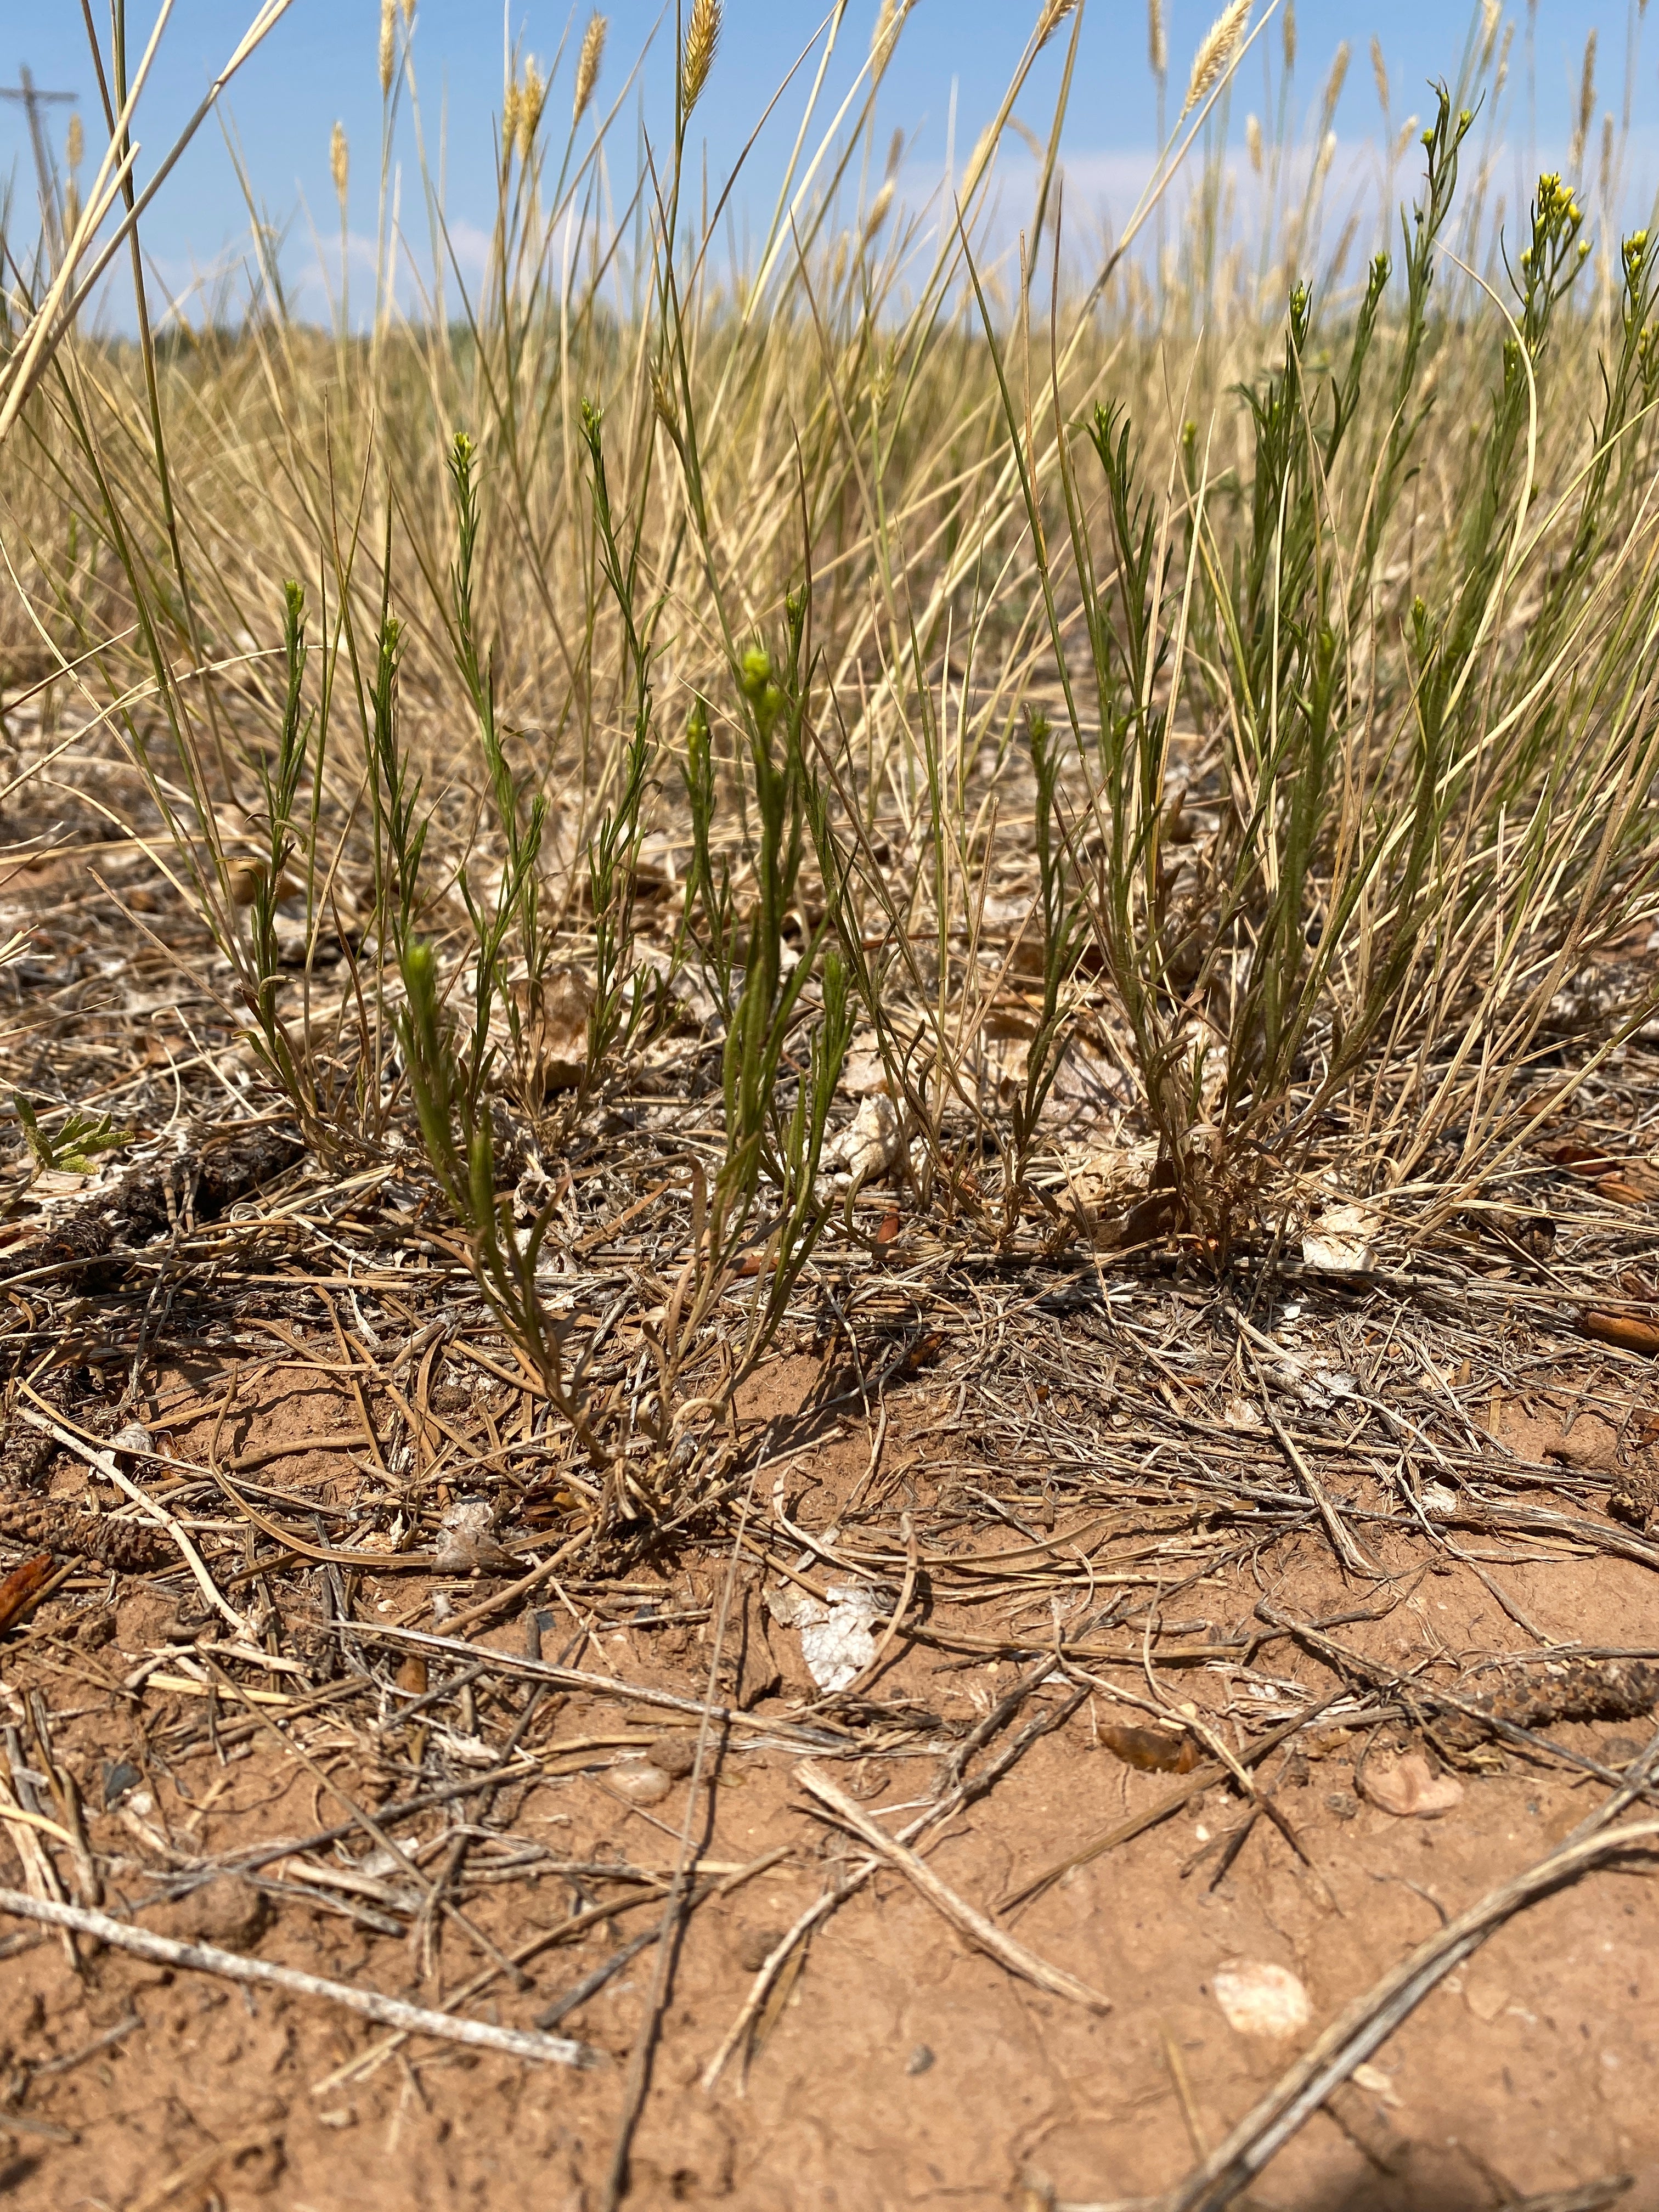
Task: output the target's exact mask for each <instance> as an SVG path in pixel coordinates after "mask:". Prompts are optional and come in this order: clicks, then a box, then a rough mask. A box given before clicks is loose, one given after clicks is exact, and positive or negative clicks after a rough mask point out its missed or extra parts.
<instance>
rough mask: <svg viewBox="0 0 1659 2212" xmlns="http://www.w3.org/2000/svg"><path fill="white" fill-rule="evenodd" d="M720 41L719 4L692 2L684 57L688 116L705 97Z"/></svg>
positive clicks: (717, 0) (702, 0)
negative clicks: (704, 93) (709, 74)
mask: <svg viewBox="0 0 1659 2212" xmlns="http://www.w3.org/2000/svg"><path fill="white" fill-rule="evenodd" d="M719 44H720V0H691V20H690V22H689V23H688V24H687V25H686V28H685V55H684V63H683V64H682V68H681V85H682V89H683V96H684V103H685V111H684V112H686V114H688V115H690V112H691V111H692V109H693V108H694V107H695V106H696V104H697V102H698V100H700V99H701V97H702V88H703V87H704V86H705V85H706V84H707V83H708V72H709V70H711V69H712V68H713V67H714V49H715V47H716V46H719Z"/></svg>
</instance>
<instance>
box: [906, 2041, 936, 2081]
mask: <svg viewBox="0 0 1659 2212" xmlns="http://www.w3.org/2000/svg"><path fill="white" fill-rule="evenodd" d="M932 2064H933V2052H932V2051H930V2050H929V2049H928V2048H927V2045H926V2044H925V2043H919V2044H917V2045H916V2047H915V2050H914V2051H912V2052H911V2053H910V2056H909V2057H908V2059H906V2061H905V2063H904V2070H905V2072H906V2073H907V2074H925V2073H926V2072H927V2069H928V2068H929V2067H930V2066H931V2065H932Z"/></svg>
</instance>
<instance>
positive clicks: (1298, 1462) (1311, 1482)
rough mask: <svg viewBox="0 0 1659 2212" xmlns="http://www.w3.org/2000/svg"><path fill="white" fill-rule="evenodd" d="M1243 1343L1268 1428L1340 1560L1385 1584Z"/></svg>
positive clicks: (1356, 1570)
mask: <svg viewBox="0 0 1659 2212" xmlns="http://www.w3.org/2000/svg"><path fill="white" fill-rule="evenodd" d="M1240 1342H1241V1344H1243V1349H1244V1352H1245V1354H1246V1356H1247V1358H1249V1363H1250V1364H1251V1366H1252V1367H1253V1368H1254V1369H1255V1378H1256V1381H1257V1382H1258V1383H1260V1384H1261V1410H1262V1411H1263V1413H1266V1415H1267V1425H1268V1426H1269V1427H1270V1428H1271V1429H1272V1431H1273V1434H1274V1436H1275V1437H1277V1438H1278V1440H1279V1449H1280V1450H1281V1451H1282V1452H1283V1453H1284V1455H1285V1458H1286V1459H1287V1460H1289V1462H1291V1468H1292V1469H1293V1470H1294V1472H1295V1473H1296V1474H1297V1475H1298V1476H1299V1477H1300V1479H1301V1481H1302V1486H1303V1488H1304V1490H1305V1491H1306V1492H1307V1493H1308V1495H1309V1497H1310V1498H1312V1500H1313V1502H1314V1504H1316V1506H1317V1507H1318V1509H1319V1517H1320V1519H1321V1520H1322V1522H1324V1523H1325V1528H1326V1533H1327V1534H1328V1535H1329V1537H1330V1540H1331V1541H1332V1543H1333V1544H1334V1545H1335V1547H1336V1550H1337V1556H1338V1557H1339V1558H1340V1559H1341V1561H1342V1563H1343V1565H1345V1566H1346V1567H1348V1568H1349V1569H1351V1570H1352V1572H1353V1573H1355V1574H1357V1575H1363V1576H1364V1577H1365V1579H1366V1580H1367V1581H1368V1582H1373V1583H1377V1582H1382V1581H1383V1580H1384V1579H1385V1577H1384V1574H1383V1569H1382V1568H1381V1567H1379V1566H1378V1565H1377V1564H1376V1560H1375V1559H1372V1558H1370V1555H1369V1553H1366V1552H1364V1550H1362V1549H1361V1547H1360V1546H1359V1545H1358V1542H1357V1541H1355V1539H1354V1538H1353V1537H1352V1535H1350V1534H1349V1533H1348V1530H1347V1528H1346V1527H1345V1526H1344V1524H1343V1521H1342V1516H1340V1514H1339V1513H1338V1511H1337V1510H1336V1508H1335V1506H1334V1504H1332V1502H1331V1498H1330V1495H1329V1492H1328V1491H1327V1490H1326V1488H1325V1486H1324V1485H1323V1483H1322V1482H1321V1481H1320V1480H1319V1477H1318V1476H1317V1475H1316V1474H1315V1473H1314V1471H1313V1469H1312V1468H1310V1466H1309V1464H1308V1462H1307V1461H1306V1460H1305V1459H1304V1458H1303V1456H1302V1455H1301V1453H1300V1452H1299V1451H1298V1450H1297V1448H1296V1445H1295V1443H1293V1442H1292V1441H1291V1433H1290V1431H1289V1430H1288V1429H1287V1428H1286V1427H1285V1425H1284V1423H1283V1422H1282V1421H1281V1420H1280V1419H1279V1415H1278V1413H1276V1412H1275V1411H1274V1410H1273V1392H1272V1391H1271V1390H1270V1389H1268V1387H1267V1376H1265V1375H1264V1374H1263V1373H1262V1371H1261V1361H1260V1360H1259V1359H1258V1358H1256V1356H1255V1351H1254V1349H1253V1348H1252V1346H1250V1345H1249V1344H1248V1343H1244V1340H1243V1338H1242V1337H1241V1339H1240Z"/></svg>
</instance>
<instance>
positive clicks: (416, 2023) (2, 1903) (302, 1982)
mask: <svg viewBox="0 0 1659 2212" xmlns="http://www.w3.org/2000/svg"><path fill="white" fill-rule="evenodd" d="M0 1912H13V1913H15V1914H16V1915H17V1916H18V1917H19V1918H20V1919H23V1920H39V1921H42V1922H44V1923H46V1926H47V1927H49V1928H64V1929H70V1931H71V1932H73V1933H74V1934H76V1935H81V1936H94V1937H95V1938H96V1939H97V1940H98V1942H100V1943H107V1944H108V1945H110V1947H111V1948H112V1949H114V1950H118V1951H131V1953H132V1954H134V1956H135V1957H137V1958H140V1959H149V1960H151V1961H152V1962H153V1963H154V1964H155V1965H156V1966H185V1967H188V1968H189V1969H190V1971H191V1972H192V1973H197V1974H219V1975H222V1977H223V1978H225V1979H226V1980H228V1981H233V1982H252V1983H256V1984H259V1985H261V1986H263V1987H264V1988H266V1989H274V1990H291V1991H292V1992H293V1993H294V1995H295V1996H308V1997H321V1998H323V1999H324V2000H325V2002H327V2003H329V2004H337V2005H343V2007H344V2008H345V2009H346V2010H347V2011H348V2012H355V2013H360V2014H361V2015H362V2017H363V2018H364V2019H365V2020H372V2021H378V2023H379V2024H380V2026H381V2027H398V2028H402V2029H404V2031H405V2032H406V2033H409V2034H411V2035H435V2036H438V2037H440V2038H441V2039H442V2040H443V2041H445V2042H447V2043H465V2044H469V2045H471V2046H472V2047H473V2048H474V2049H475V2050H478V2051H505V2052H507V2055H508V2056H509V2057H513V2058H533V2059H538V2060H540V2061H541V2062H542V2063H544V2064H547V2065H552V2066H593V2065H597V2064H598V2063H599V2057H600V2054H599V2052H598V2051H592V2050H591V2049H590V2048H589V2047H588V2046H587V2045H586V2044H583V2043H573V2042H572V2041H571V2040H570V2039H568V2037H566V2036H562V2035H539V2034H538V2033H535V2031H534V2030H533V2029H530V2028H522V2027H492V2026H491V2025H490V2023H489V2021H484V2020H458V2019H456V2018H455V2016H454V2015H453V2014H451V2013H447V2012H432V2011H429V2010H428V2008H427V2007H426V2006H424V2005H412V2004H405V2003H404V2001H403V1999H402V1998H401V1997H386V1996H381V1995H380V1991H379V1990H364V1989H358V1988H356V1987H354V1986H352V1985H351V1984H348V1983H345V1982H328V1981H325V1980H324V1979H323V1978H322V1977H321V1976H320V1975H318V1974H302V1973H301V1972H298V1971H297V1970H296V1969H295V1968H294V1967H292V1966H273V1965H272V1964H271V1962H270V1960H268V1959H245V1958H243V1957H242V1956H241V1955H240V1954H239V1953H237V1952H235V1951H221V1950H219V1949H218V1948H216V1946H215V1945H214V1944H211V1943H177V1942H174V1941H173V1938H172V1937H171V1936H157V1935H154V1934H152V1932H151V1931H150V1930H149V1929H148V1928H134V1927H131V1925H129V1923H127V1922H126V1921H125V1920H116V1919H113V1918H112V1917H111V1916H110V1914H108V1913H107V1912H94V1911H88V1909H87V1908H86V1907H85V1906H82V1905H59V1904H57V1903H55V1902H54V1901H53V1900H52V1899H50V1898H43V1897H26V1896H25V1895H24V1894H23V1893H22V1891H21V1890H17V1889H0Z"/></svg>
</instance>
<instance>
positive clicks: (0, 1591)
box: [0, 1552, 56, 1636]
mask: <svg viewBox="0 0 1659 2212" xmlns="http://www.w3.org/2000/svg"><path fill="white" fill-rule="evenodd" d="M54 1565H56V1562H55V1561H54V1560H53V1559H52V1553H50V1552H40V1553H37V1554H36V1556H35V1557H34V1558H33V1559H25V1560H24V1561H23V1563H22V1565H21V1566H17V1567H14V1568H13V1569H12V1571H11V1572H10V1573H9V1575H8V1576H7V1577H6V1579H5V1580H4V1582H3V1583H0V1636H3V1635H4V1634H5V1632H6V1631H7V1630H8V1629H9V1627H10V1626H12V1625H13V1623H14V1622H15V1621H16V1620H19V1619H20V1618H21V1616H22V1615H23V1614H24V1613H27V1611H28V1609H29V1607H30V1606H32V1605H33V1602H34V1601H35V1599H36V1598H38V1597H39V1596H40V1593H41V1591H42V1590H43V1589H45V1588H46V1584H47V1583H49V1582H50V1581H51V1580H52V1569H53V1567H54Z"/></svg>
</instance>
